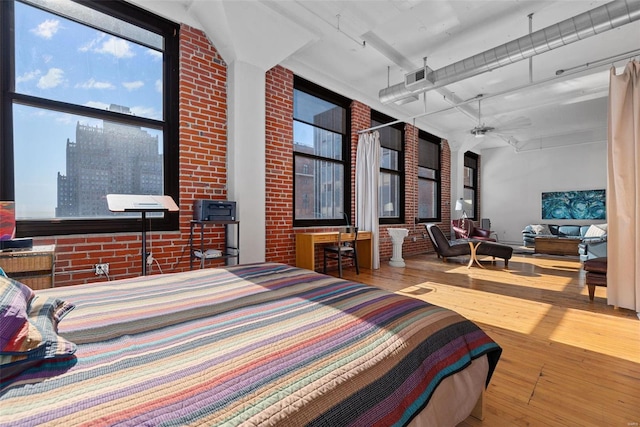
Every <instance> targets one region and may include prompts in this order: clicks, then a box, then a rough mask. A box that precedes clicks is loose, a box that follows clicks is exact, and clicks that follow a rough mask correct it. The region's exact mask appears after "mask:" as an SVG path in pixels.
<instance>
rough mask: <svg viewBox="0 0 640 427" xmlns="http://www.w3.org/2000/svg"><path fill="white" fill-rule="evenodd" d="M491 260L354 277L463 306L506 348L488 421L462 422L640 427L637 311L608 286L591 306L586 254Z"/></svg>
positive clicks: (416, 263) (415, 262)
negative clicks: (582, 258) (612, 299)
mask: <svg viewBox="0 0 640 427" xmlns="http://www.w3.org/2000/svg"><path fill="white" fill-rule="evenodd" d="M481 259H482V260H483V266H485V267H486V268H485V269H482V268H479V267H476V266H474V267H471V268H467V265H466V262H467V260H466V259H464V258H460V259H449V260H448V262H447V263H443V262H442V261H441V260H439V259H438V258H437V257H436V255H435V254H425V255H418V256H412V257H407V258H405V263H406V267H404V268H396V267H390V266H389V265H388V262H382V263H381V264H382V265H381V268H380V269H379V270H373V271H372V270H365V269H362V270H361V271H360V275H356V274H355V270H353V269H351V268H346V269H345V272H344V277H345V278H346V279H349V280H355V281H358V282H362V283H369V284H372V285H376V286H379V287H382V288H385V289H388V290H391V291H394V292H398V293H402V294H406V295H410V296H413V297H415V298H419V299H422V300H425V301H428V302H430V303H433V304H437V305H440V306H443V307H447V308H450V309H453V310H455V311H457V312H459V313H460V314H462V315H464V316H465V317H467V318H469V319H471V320H473V321H474V322H476V323H477V324H478V325H479V326H480V327H482V328H483V329H484V330H485V331H486V332H487V333H488V334H489V335H490V336H491V337H492V338H493V339H494V340H495V341H496V342H498V344H500V345H501V346H502V348H503V353H502V357H501V359H500V362H499V363H498V366H497V368H496V371H495V374H494V375H493V378H492V380H491V383H490V385H489V387H488V389H487V392H486V394H485V404H486V408H485V419H484V421H479V420H477V419H475V418H472V417H469V418H468V419H467V420H465V421H464V422H463V423H461V424H460V426H462V427H472V426H594V427H595V426H597V427H602V426H621V427H629V426H639V425H640V320H638V318H637V316H636V313H635V312H632V311H629V310H625V309H615V308H614V307H612V306H608V305H607V302H606V288H602V287H598V288H596V295H595V300H594V301H593V302H590V301H589V296H588V293H587V288H586V286H585V285H584V271H582V269H581V265H580V262H579V260H578V259H577V257H562V256H543V255H514V257H513V258H512V259H511V260H510V261H509V267H508V268H507V269H505V268H504V263H503V261H502V260H496V261H495V262H492V261H491V258H490V257H484V258H483V257H481ZM334 274H337V272H335V273H334Z"/></svg>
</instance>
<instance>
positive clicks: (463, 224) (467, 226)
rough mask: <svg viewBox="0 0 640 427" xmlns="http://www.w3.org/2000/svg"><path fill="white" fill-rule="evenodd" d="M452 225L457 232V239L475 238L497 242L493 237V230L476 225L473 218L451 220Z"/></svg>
mask: <svg viewBox="0 0 640 427" xmlns="http://www.w3.org/2000/svg"><path fill="white" fill-rule="evenodd" d="M451 226H452V227H453V232H454V233H455V236H456V239H474V240H486V241H488V242H495V241H496V239H493V238H492V237H491V230H485V229H484V228H480V227H476V226H475V224H474V223H473V221H472V220H470V219H467V218H460V219H454V220H451Z"/></svg>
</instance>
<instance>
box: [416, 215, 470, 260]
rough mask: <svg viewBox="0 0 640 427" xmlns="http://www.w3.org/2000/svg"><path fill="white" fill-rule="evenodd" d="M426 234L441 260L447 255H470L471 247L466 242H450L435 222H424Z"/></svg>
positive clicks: (445, 258)
mask: <svg viewBox="0 0 640 427" xmlns="http://www.w3.org/2000/svg"><path fill="white" fill-rule="evenodd" d="M425 227H426V228H427V234H428V235H429V239H431V244H432V245H433V248H434V249H435V250H436V253H437V254H438V258H440V257H442V260H443V261H445V262H446V261H447V258H449V257H456V256H463V255H471V247H470V246H469V243H467V242H460V243H451V242H449V240H448V239H447V236H445V235H444V233H443V232H442V230H440V228H438V226H437V225H435V224H425Z"/></svg>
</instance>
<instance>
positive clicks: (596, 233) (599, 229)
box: [584, 224, 607, 237]
mask: <svg viewBox="0 0 640 427" xmlns="http://www.w3.org/2000/svg"><path fill="white" fill-rule="evenodd" d="M605 234H607V225H606V224H602V225H595V224H593V225H591V226H590V227H589V229H588V230H587V232H586V233H584V237H601V236H604V235H605Z"/></svg>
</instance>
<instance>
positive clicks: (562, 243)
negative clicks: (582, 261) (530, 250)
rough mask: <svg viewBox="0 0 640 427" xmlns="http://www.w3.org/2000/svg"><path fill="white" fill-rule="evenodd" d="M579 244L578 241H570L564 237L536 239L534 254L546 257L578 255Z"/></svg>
mask: <svg viewBox="0 0 640 427" xmlns="http://www.w3.org/2000/svg"><path fill="white" fill-rule="evenodd" d="M579 244H580V239H571V238H566V237H536V238H535V249H534V253H536V254H548V255H578V245H579Z"/></svg>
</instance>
